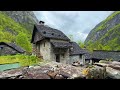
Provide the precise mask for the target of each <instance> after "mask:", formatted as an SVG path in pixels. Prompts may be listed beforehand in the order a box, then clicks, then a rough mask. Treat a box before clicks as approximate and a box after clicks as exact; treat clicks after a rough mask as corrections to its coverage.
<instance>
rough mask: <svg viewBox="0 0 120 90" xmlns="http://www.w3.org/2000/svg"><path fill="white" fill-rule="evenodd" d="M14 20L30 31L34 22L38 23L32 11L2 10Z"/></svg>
mask: <svg viewBox="0 0 120 90" xmlns="http://www.w3.org/2000/svg"><path fill="white" fill-rule="evenodd" d="M2 12H4V13H5V14H7V15H8V16H9V17H10V18H12V19H13V20H14V21H16V22H18V23H20V24H21V25H23V26H24V27H25V28H26V29H27V30H30V32H32V30H33V26H34V24H36V23H38V19H37V18H36V16H35V14H34V12H33V11H2Z"/></svg>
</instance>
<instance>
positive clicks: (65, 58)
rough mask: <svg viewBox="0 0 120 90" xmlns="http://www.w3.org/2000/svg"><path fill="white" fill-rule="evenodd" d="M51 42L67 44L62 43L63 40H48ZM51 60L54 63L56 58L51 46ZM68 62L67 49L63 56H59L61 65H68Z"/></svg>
mask: <svg viewBox="0 0 120 90" xmlns="http://www.w3.org/2000/svg"><path fill="white" fill-rule="evenodd" d="M50 41H51V42H53V41H56V42H67V41H63V40H55V39H51V40H50ZM51 59H52V60H53V61H56V56H55V53H54V49H53V46H52V45H51ZM68 61H69V49H67V50H66V51H65V52H64V54H60V62H61V63H65V64H66V63H68Z"/></svg>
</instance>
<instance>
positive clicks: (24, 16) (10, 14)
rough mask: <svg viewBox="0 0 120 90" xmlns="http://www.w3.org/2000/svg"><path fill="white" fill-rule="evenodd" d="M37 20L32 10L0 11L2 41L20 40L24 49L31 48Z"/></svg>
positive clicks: (0, 40) (0, 37) (0, 36)
mask: <svg viewBox="0 0 120 90" xmlns="http://www.w3.org/2000/svg"><path fill="white" fill-rule="evenodd" d="M37 22H38V20H37V18H36V17H35V15H34V13H33V12H32V11H0V42H9V43H10V42H14V43H16V42H19V44H18V45H19V46H21V47H22V48H23V49H25V50H26V48H27V47H29V48H31V47H32V46H31V43H30V40H31V37H32V30H33V26H34V24H36V23H37ZM22 37H24V38H26V39H25V40H22ZM17 40H18V41H17ZM16 44H17V43H16ZM25 45H27V46H25ZM29 51H30V49H29Z"/></svg>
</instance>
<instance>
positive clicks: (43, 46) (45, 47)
mask: <svg viewBox="0 0 120 90" xmlns="http://www.w3.org/2000/svg"><path fill="white" fill-rule="evenodd" d="M50 41H57V42H67V41H63V40H55V39H50V40H49V39H46V40H43V41H40V42H37V43H36V44H33V48H34V49H35V48H36V49H37V52H39V53H40V55H41V56H43V59H44V60H49V61H56V55H55V53H54V50H55V49H54V48H53V46H52V44H51V43H50ZM33 54H35V52H34V51H33ZM60 62H61V63H68V62H69V49H66V50H65V52H64V54H60Z"/></svg>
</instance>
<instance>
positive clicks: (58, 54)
mask: <svg viewBox="0 0 120 90" xmlns="http://www.w3.org/2000/svg"><path fill="white" fill-rule="evenodd" d="M31 43H33V54H36V55H39V56H41V57H42V58H43V59H44V60H52V61H56V62H61V63H69V64H72V63H73V62H74V61H79V62H80V63H81V64H84V63H85V62H84V60H85V58H84V53H83V51H82V49H81V48H80V47H79V45H77V43H75V42H71V41H70V39H69V38H68V37H67V36H66V35H65V34H64V33H63V32H61V31H60V30H57V29H54V28H51V27H49V26H47V25H44V22H43V21H40V22H39V24H38V25H34V30H33V34H32V40H31Z"/></svg>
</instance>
